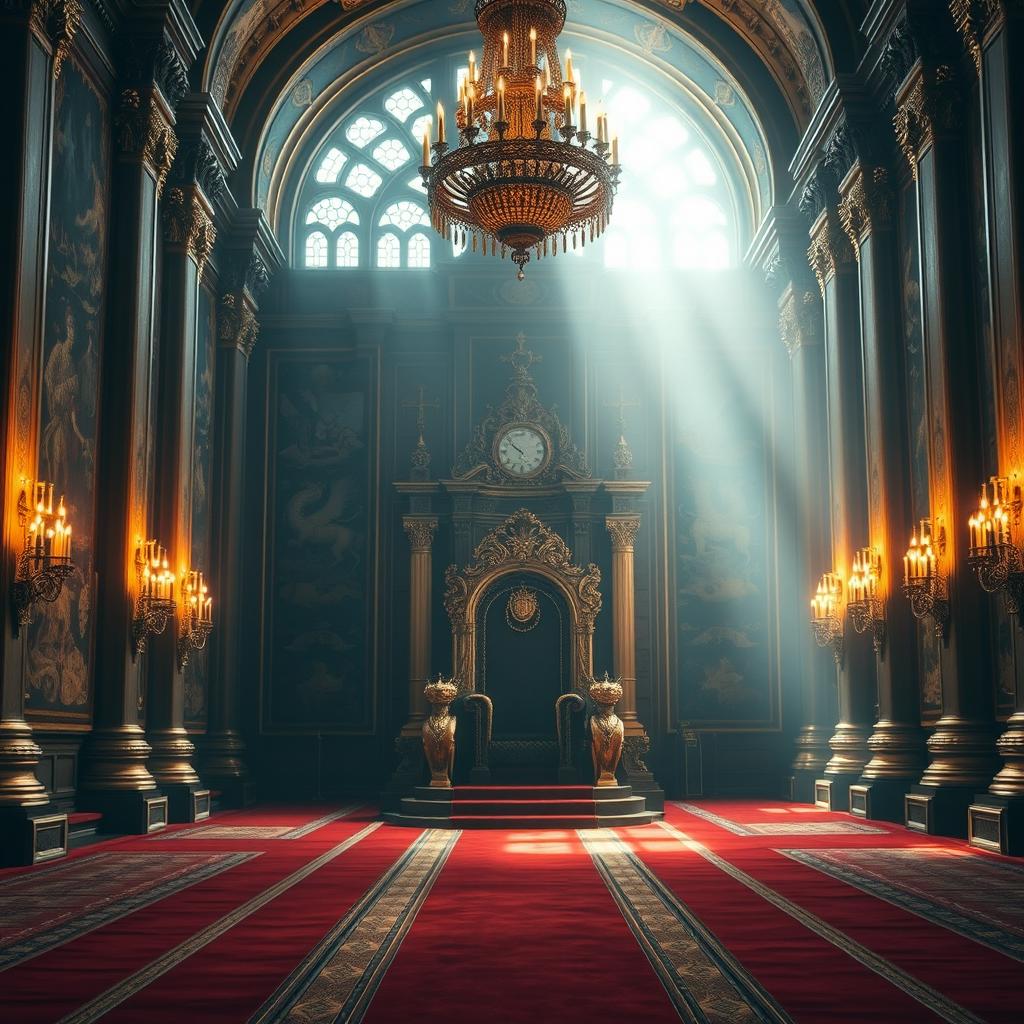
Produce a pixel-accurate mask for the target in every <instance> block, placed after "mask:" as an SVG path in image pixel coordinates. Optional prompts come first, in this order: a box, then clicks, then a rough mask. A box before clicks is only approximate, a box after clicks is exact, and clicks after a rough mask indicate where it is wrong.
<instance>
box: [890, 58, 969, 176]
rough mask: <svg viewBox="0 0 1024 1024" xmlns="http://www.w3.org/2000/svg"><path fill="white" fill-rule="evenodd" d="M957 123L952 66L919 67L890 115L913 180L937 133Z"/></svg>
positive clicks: (956, 100)
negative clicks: (893, 112) (915, 76)
mask: <svg viewBox="0 0 1024 1024" xmlns="http://www.w3.org/2000/svg"><path fill="white" fill-rule="evenodd" d="M958 124H959V102H958V90H957V84H956V79H955V76H954V74H953V69H952V68H950V67H949V65H947V64H940V65H938V66H937V67H936V68H934V69H924V68H922V69H921V70H920V71H919V73H918V75H917V78H916V80H915V81H914V83H913V85H912V86H911V88H910V89H909V91H908V92H907V94H906V96H905V98H904V99H903V100H902V101H901V102H900V104H899V105H898V107H897V109H896V116H895V117H894V118H893V125H894V127H895V128H896V141H897V143H899V147H900V151H901V152H902V153H903V155H904V156H905V157H906V159H907V162H908V163H909V164H910V172H911V174H912V175H913V176H914V179H915V180H916V179H917V170H918V163H919V161H920V159H921V156H922V155H923V154H924V153H925V152H926V151H927V150H928V149H930V148H931V146H932V145H934V143H935V139H936V138H937V137H938V136H941V135H945V134H948V133H950V132H952V131H954V130H955V129H956V128H957V126H958Z"/></svg>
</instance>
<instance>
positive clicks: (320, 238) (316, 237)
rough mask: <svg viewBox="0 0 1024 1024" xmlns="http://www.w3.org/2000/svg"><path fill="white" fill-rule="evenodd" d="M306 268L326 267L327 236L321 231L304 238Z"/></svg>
mask: <svg viewBox="0 0 1024 1024" xmlns="http://www.w3.org/2000/svg"><path fill="white" fill-rule="evenodd" d="M306 266H307V267H326V266H327V236H326V235H324V233H323V232H322V231H314V232H313V233H312V234H311V235H309V236H307V238H306Z"/></svg>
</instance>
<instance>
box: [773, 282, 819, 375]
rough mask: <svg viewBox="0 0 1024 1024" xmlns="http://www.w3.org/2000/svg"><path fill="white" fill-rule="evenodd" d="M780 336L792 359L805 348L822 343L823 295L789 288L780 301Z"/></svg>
mask: <svg viewBox="0 0 1024 1024" xmlns="http://www.w3.org/2000/svg"><path fill="white" fill-rule="evenodd" d="M779 336H780V337H781V338H782V344H783V345H785V346H786V351H787V352H788V353H789V357H790V359H792V358H793V356H794V355H796V353H797V352H799V351H800V350H801V349H803V348H810V347H811V346H812V345H819V344H821V297H820V296H819V295H816V294H815V293H814V292H811V291H806V290H805V289H802V288H787V289H786V291H785V293H784V295H783V296H782V299H781V301H780V302H779Z"/></svg>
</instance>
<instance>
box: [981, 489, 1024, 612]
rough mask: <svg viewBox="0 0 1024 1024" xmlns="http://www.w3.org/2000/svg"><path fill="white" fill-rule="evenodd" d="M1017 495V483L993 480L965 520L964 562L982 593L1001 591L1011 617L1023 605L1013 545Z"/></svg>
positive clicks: (1023, 569)
mask: <svg viewBox="0 0 1024 1024" xmlns="http://www.w3.org/2000/svg"><path fill="white" fill-rule="evenodd" d="M1020 514H1021V492H1020V486H1019V484H1017V483H1015V482H1014V483H1012V484H1011V482H1010V480H1009V479H1007V477H1005V476H994V477H992V478H991V479H990V480H989V482H988V483H987V484H985V485H984V486H983V487H982V489H981V498H980V500H979V501H978V507H977V509H975V511H974V513H973V514H972V515H971V516H970V518H969V519H968V520H967V529H968V533H969V537H970V548H969V550H968V552H967V560H968V563H969V564H970V566H971V568H972V569H974V571H975V573H977V576H978V582H979V583H980V584H981V588H982V590H984V591H985V592H986V593H989V594H992V593H995V592H997V591H1002V592H1003V595H1004V597H1005V600H1006V607H1007V609H1008V611H1009V612H1010V614H1011V615H1016V614H1018V613H1019V612H1020V610H1021V607H1022V605H1024V553H1022V552H1021V549H1020V548H1019V547H1018V546H1017V544H1016V543H1015V541H1014V535H1013V529H1014V527H1016V526H1019V525H1020Z"/></svg>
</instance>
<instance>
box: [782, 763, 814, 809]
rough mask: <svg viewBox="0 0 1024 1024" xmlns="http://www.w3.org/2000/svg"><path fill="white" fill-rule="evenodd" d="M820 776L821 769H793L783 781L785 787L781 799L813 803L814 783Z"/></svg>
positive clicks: (796, 802) (798, 802) (797, 802)
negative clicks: (814, 770)
mask: <svg viewBox="0 0 1024 1024" xmlns="http://www.w3.org/2000/svg"><path fill="white" fill-rule="evenodd" d="M820 778H821V771H820V770H819V771H816V772H813V771H794V772H793V774H792V775H790V776H788V777H787V778H786V779H785V780H784V781H785V783H786V789H784V791H783V799H784V800H791V801H792V802H793V803H795V804H813V803H814V784H815V783H816V782H817V781H818V779H820Z"/></svg>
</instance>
